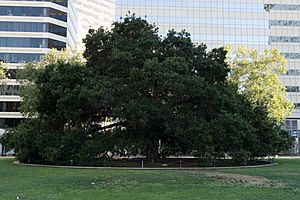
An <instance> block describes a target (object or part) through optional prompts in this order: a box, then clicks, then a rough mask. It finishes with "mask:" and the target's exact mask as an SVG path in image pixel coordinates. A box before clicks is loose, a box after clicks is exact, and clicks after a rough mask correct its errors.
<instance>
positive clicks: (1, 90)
mask: <svg viewBox="0 0 300 200" xmlns="http://www.w3.org/2000/svg"><path fill="white" fill-rule="evenodd" d="M20 89H21V87H20V86H19V85H0V95H12V96H15V95H19V94H20Z"/></svg>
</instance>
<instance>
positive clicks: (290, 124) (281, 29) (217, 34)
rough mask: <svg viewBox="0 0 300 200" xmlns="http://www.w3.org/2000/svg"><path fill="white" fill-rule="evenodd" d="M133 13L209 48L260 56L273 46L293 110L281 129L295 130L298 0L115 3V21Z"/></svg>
mask: <svg viewBox="0 0 300 200" xmlns="http://www.w3.org/2000/svg"><path fill="white" fill-rule="evenodd" d="M128 13H129V15H131V14H133V13H134V14H135V15H136V16H138V17H141V18H144V19H146V20H147V21H148V22H150V23H154V24H155V25H156V26H157V27H159V30H160V33H159V34H161V35H162V36H164V35H165V34H166V33H167V32H168V30H170V29H175V30H176V31H180V30H182V29H185V30H186V31H187V32H189V33H191V37H192V40H193V42H195V43H201V42H204V43H205V44H207V46H208V48H209V49H211V48H214V47H220V46H224V45H228V44H231V45H232V46H233V47H238V46H241V45H243V46H247V47H250V48H255V49H257V50H258V51H259V52H262V51H263V50H264V49H266V48H271V49H272V48H278V49H279V50H280V52H282V54H283V55H284V56H285V57H286V59H287V62H288V65H287V67H288V74H287V75H284V76H282V77H281V80H282V81H283V83H284V84H285V85H286V88H287V92H288V95H289V98H290V99H291V101H292V102H294V104H295V109H294V110H293V113H292V115H291V116H290V117H288V118H287V120H286V123H285V126H284V128H285V129H286V130H288V131H290V132H291V133H292V134H294V135H295V136H296V134H297V132H299V131H298V130H299V129H300V89H299V87H300V0H164V1H161V0H138V1H134V0H117V1H116V20H122V18H124V17H125V16H126V15H128Z"/></svg>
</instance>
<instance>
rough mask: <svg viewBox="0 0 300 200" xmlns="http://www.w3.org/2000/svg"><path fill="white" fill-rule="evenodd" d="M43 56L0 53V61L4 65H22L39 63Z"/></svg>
mask: <svg viewBox="0 0 300 200" xmlns="http://www.w3.org/2000/svg"><path fill="white" fill-rule="evenodd" d="M43 55H44V54H32V53H0V60H2V61H3V62H5V63H23V62H34V61H37V62H39V61H41V60H42V57H43Z"/></svg>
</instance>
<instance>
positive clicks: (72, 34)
mask: <svg viewBox="0 0 300 200" xmlns="http://www.w3.org/2000/svg"><path fill="white" fill-rule="evenodd" d="M114 12H115V0H81V1H79V0H0V60H1V61H3V62H5V64H6V66H8V68H9V70H8V71H9V73H10V76H9V79H7V80H2V83H1V86H0V128H6V127H13V126H15V125H17V124H18V123H19V122H20V120H21V119H22V118H23V116H22V115H21V113H20V112H19V105H20V97H19V96H18V95H19V92H20V89H21V86H20V84H19V83H18V82H17V81H16V69H17V68H21V67H22V66H23V65H24V63H26V62H33V61H40V60H41V59H42V57H43V55H44V54H45V53H47V52H49V51H50V49H51V48H56V49H58V50H60V49H64V48H67V49H70V50H71V51H78V50H82V47H83V44H82V38H83V37H84V36H85V34H86V33H87V32H88V29H89V28H98V27H100V26H103V27H107V28H109V27H110V24H111V23H112V22H113V20H114V14H115V13H114Z"/></svg>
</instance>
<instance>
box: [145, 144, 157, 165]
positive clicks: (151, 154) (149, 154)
mask: <svg viewBox="0 0 300 200" xmlns="http://www.w3.org/2000/svg"><path fill="white" fill-rule="evenodd" d="M145 149H146V160H148V161H151V162H155V161H158V159H159V153H158V142H153V141H151V142H149V143H148V144H147V145H146V148H145Z"/></svg>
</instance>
